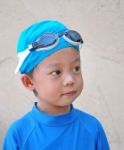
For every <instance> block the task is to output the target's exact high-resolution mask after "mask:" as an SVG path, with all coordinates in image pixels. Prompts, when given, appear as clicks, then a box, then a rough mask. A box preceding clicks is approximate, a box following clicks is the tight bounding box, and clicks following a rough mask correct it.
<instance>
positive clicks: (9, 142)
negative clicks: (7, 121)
mask: <svg viewBox="0 0 124 150" xmlns="http://www.w3.org/2000/svg"><path fill="white" fill-rule="evenodd" d="M2 150H19V146H18V141H17V133H16V131H15V130H14V129H13V127H10V128H9V130H8V132H7V134H6V136H5V138H4V141H3V145H2Z"/></svg>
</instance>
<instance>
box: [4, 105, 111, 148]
mask: <svg viewBox="0 0 124 150" xmlns="http://www.w3.org/2000/svg"><path fill="white" fill-rule="evenodd" d="M109 149H110V148H109V145H108V141H107V138H106V135H105V132H104V130H103V128H102V126H101V124H100V122H99V121H98V120H97V119H96V118H94V117H93V116H91V115H89V114H87V113H85V112H82V111H80V110H78V109H75V108H73V106H72V109H71V111H70V112H68V113H65V114H61V115H48V114H46V113H43V112H41V111H39V110H38V108H37V104H36V103H35V105H34V107H33V108H32V111H31V112H29V113H27V114H26V115H25V116H23V117H22V118H21V119H19V120H17V121H16V122H14V123H13V124H12V125H11V127H10V128H9V130H8V132H7V134H6V137H5V140H4V143H3V150H109Z"/></svg>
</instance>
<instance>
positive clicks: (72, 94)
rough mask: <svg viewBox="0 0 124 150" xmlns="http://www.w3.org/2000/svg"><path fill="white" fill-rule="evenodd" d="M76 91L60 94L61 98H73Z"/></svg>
mask: <svg viewBox="0 0 124 150" xmlns="http://www.w3.org/2000/svg"><path fill="white" fill-rule="evenodd" d="M76 92H77V91H69V92H65V93H63V94H62V96H74V95H75V94H76Z"/></svg>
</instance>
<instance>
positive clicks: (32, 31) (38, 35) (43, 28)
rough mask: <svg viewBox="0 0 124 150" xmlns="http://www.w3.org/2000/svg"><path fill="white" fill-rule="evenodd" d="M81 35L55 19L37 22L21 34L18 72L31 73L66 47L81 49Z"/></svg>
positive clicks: (18, 46)
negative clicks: (46, 59) (50, 56)
mask: <svg viewBox="0 0 124 150" xmlns="http://www.w3.org/2000/svg"><path fill="white" fill-rule="evenodd" d="M82 43H83V41H82V39H81V37H80V35H79V34H78V33H77V32H75V31H70V30H69V29H68V28H67V27H66V26H65V25H64V24H62V23H61V22H58V21H54V20H46V21H41V22H38V23H35V24H33V25H31V26H29V27H28V28H26V29H25V30H24V31H23V32H22V33H21V35H20V37H19V40H18V45H17V51H16V52H17V55H18V58H19V64H18V66H17V68H16V73H17V72H20V73H21V74H23V73H25V74H30V73H31V72H32V70H33V69H34V68H35V67H36V66H37V65H38V64H39V63H40V62H41V61H43V60H44V59H45V58H46V57H48V56H49V55H51V54H53V53H54V52H56V51H59V50H61V49H63V48H66V47H74V48H76V49H77V50H79V49H80V46H81V44H82Z"/></svg>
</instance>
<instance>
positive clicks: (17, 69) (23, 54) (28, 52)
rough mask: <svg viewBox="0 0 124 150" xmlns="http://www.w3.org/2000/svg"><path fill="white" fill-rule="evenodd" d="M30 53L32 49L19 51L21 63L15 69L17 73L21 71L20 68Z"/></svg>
mask: <svg viewBox="0 0 124 150" xmlns="http://www.w3.org/2000/svg"><path fill="white" fill-rule="evenodd" d="M29 54H30V50H29V49H26V50H25V51H23V52H20V53H18V58H19V64H18V66H17V68H16V70H15V74H17V73H18V72H19V69H20V67H21V65H22V64H23V62H24V60H25V59H26V57H27V56H28V55H29Z"/></svg>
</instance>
